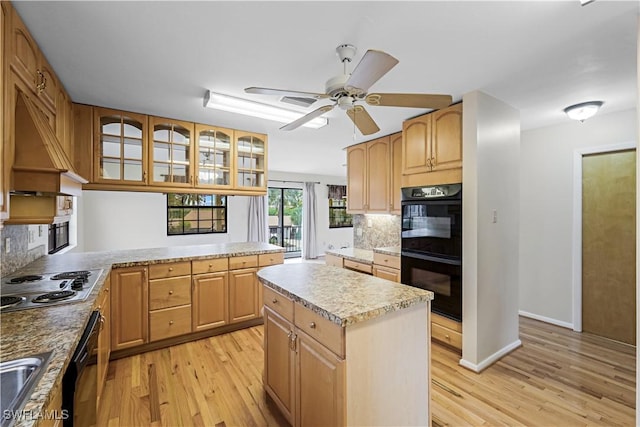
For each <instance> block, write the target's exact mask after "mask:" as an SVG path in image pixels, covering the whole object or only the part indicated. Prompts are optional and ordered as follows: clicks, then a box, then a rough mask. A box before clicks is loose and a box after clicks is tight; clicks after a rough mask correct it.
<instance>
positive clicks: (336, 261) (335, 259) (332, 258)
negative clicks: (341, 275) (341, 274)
mask: <svg viewBox="0 0 640 427" xmlns="http://www.w3.org/2000/svg"><path fill="white" fill-rule="evenodd" d="M343 259H344V258H342V257H340V256H337V255H333V254H325V256H324V262H325V263H326V264H327V265H333V266H335V267H340V268H342V267H343Z"/></svg>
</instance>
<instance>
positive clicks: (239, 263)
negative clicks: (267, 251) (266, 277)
mask: <svg viewBox="0 0 640 427" xmlns="http://www.w3.org/2000/svg"><path fill="white" fill-rule="evenodd" d="M257 266H258V255H247V256H233V257H231V258H229V270H237V269H239V268H251V267H257Z"/></svg>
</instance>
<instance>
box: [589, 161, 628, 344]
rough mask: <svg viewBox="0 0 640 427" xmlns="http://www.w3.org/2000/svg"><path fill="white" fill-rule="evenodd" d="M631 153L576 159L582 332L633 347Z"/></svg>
mask: <svg viewBox="0 0 640 427" xmlns="http://www.w3.org/2000/svg"><path fill="white" fill-rule="evenodd" d="M635 184H636V153H635V150H627V151H619V152H614V153H602V154H594V155H588V156H584V157H583V159H582V330H583V331H585V332H590V333H593V334H596V335H600V336H604V337H607V338H610V339H613V340H616V341H622V342H626V343H629V344H633V345H635V343H636V317H635V315H636V306H635V303H636V287H635V280H636V271H635V265H636V247H635V245H636V243H635V242H636V230H635V223H636V222H635V221H636V220H635V218H636V214H635V212H636V204H635V201H636V185H635Z"/></svg>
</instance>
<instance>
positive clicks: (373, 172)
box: [366, 136, 391, 213]
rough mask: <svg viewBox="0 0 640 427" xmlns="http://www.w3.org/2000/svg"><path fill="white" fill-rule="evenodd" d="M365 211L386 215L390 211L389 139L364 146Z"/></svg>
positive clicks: (381, 139)
mask: <svg viewBox="0 0 640 427" xmlns="http://www.w3.org/2000/svg"><path fill="white" fill-rule="evenodd" d="M366 146H367V168H366V170H367V176H366V187H367V191H366V194H367V197H366V200H367V202H366V211H367V212H369V213H388V212H389V211H390V204H389V199H390V193H391V191H390V182H391V179H390V176H391V167H390V166H391V162H390V158H391V149H390V147H389V137H388V136H385V137H382V138H379V139H376V140H373V141H370V142H368V143H367V144H366Z"/></svg>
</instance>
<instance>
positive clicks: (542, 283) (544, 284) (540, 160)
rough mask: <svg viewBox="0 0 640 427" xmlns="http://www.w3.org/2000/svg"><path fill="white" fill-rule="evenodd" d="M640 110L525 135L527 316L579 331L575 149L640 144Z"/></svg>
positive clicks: (523, 304) (523, 282)
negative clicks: (574, 288) (639, 138)
mask: <svg viewBox="0 0 640 427" xmlns="http://www.w3.org/2000/svg"><path fill="white" fill-rule="evenodd" d="M636 120H637V116H636V111H635V110H627V111H623V112H618V113H610V114H603V115H596V116H594V117H592V118H590V119H589V120H587V121H585V122H584V123H580V122H577V121H570V120H569V119H567V123H566V124H563V125H556V126H549V127H545V128H539V129H534V130H529V131H524V132H522V143H521V149H520V182H521V187H520V297H519V308H520V310H521V312H522V314H525V315H530V316H532V317H535V318H539V319H541V320H545V321H548V322H551V323H556V324H559V325H562V326H566V327H573V311H572V283H573V274H572V264H571V259H572V258H571V257H572V242H573V240H572V228H573V155H574V151H575V150H578V149H584V148H588V147H599V146H606V145H612V144H616V143H624V142H633V141H636V140H637V124H636Z"/></svg>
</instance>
